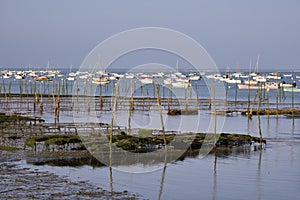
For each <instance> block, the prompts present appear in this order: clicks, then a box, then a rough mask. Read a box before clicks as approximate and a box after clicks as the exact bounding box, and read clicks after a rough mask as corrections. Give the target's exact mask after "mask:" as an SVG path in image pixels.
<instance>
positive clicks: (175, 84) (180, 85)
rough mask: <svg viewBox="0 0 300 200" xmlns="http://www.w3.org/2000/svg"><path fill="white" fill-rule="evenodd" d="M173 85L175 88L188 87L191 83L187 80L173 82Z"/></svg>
mask: <svg viewBox="0 0 300 200" xmlns="http://www.w3.org/2000/svg"><path fill="white" fill-rule="evenodd" d="M171 85H172V87H174V88H188V87H190V86H191V84H190V83H186V82H172V84H171Z"/></svg>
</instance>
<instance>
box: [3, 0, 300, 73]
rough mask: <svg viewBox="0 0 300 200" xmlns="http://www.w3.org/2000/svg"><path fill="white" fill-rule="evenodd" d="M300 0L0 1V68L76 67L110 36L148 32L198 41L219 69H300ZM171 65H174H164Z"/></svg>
mask: <svg viewBox="0 0 300 200" xmlns="http://www.w3.org/2000/svg"><path fill="white" fill-rule="evenodd" d="M299 10H300V1H299V0H218V1H217V0H207V1H201V0H194V1H188V0H186V1H183V0H180V1H179V0H119V1H114V0H106V1H101V0H93V1H90V0H49V1H41V0H26V1H25V0H18V1H17V0H0V66H1V67H2V68H4V67H7V66H22V65H23V66H28V65H29V64H30V65H32V66H46V65H47V63H48V61H50V64H52V65H55V66H58V67H69V66H70V65H71V64H73V66H79V65H80V64H81V63H82V61H83V59H84V58H85V57H86V56H87V54H88V53H89V52H90V51H91V50H92V49H93V48H94V47H95V46H96V45H97V44H98V43H100V42H101V41H103V40H105V39H106V38H108V37H109V36H111V35H113V34H116V33H118V32H121V31H125V30H127V29H132V28H138V27H145V26H155V27H164V28H170V29H174V30H177V31H180V32H182V33H184V34H186V35H188V36H190V37H192V38H194V39H195V40H196V41H197V42H199V43H200V44H201V45H202V46H203V47H204V48H205V49H206V50H207V51H208V52H209V54H210V55H211V56H212V58H213V59H214V61H215V62H216V64H217V65H218V66H219V67H223V68H224V67H226V66H229V67H230V68H233V69H234V68H235V66H236V65H238V66H239V67H240V68H245V69H248V68H249V62H250V58H252V60H253V63H255V62H256V58H257V56H258V55H260V68H261V69H263V68H265V69H267V68H268V69H270V68H271V69H276V68H277V69H279V68H281V69H282V68H287V69H292V68H293V69H300V12H299ZM167 62H170V63H169V64H171V63H176V61H175V60H174V61H173V60H172V61H167Z"/></svg>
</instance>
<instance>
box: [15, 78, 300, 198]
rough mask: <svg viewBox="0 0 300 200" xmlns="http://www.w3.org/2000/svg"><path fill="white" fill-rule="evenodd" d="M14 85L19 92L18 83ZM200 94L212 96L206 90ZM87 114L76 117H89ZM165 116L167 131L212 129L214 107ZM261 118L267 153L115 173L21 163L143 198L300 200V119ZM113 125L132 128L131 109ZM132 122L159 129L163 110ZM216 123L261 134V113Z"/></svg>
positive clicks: (69, 116)
mask: <svg viewBox="0 0 300 200" xmlns="http://www.w3.org/2000/svg"><path fill="white" fill-rule="evenodd" d="M13 84H14V85H13V87H15V89H16V91H17V90H18V86H17V82H14V83H13ZM199 84H200V86H201V87H202V88H204V87H206V86H205V85H203V82H201V81H200V83H199ZM199 88H200V87H199ZM50 90H51V89H50ZM71 91H72V90H70V91H69V93H71ZM149 91H153V88H152V89H151V88H149ZM206 92H207V91H206ZM253 92H254V91H252V94H251V95H252V96H251V99H253V95H254V94H253ZM108 93H111V91H108ZM137 95H138V94H137ZM201 95H203V96H206V97H207V93H206V94H202V93H201V94H200V96H201ZM269 95H270V96H269V98H270V101H271V102H275V95H276V92H275V91H270V93H269ZM299 95H300V93H298V94H295V102H298V103H299V102H300V98H299V97H300V96H299ZM228 97H229V99H230V100H234V98H235V86H231V87H230V89H229V94H228ZM238 100H247V91H246V90H245V91H238ZM290 102H291V94H290V93H287V94H286V100H285V103H290ZM283 103H284V102H283ZM282 106H284V105H282ZM288 106H290V105H288ZM73 114H74V113H73V112H72V111H69V112H62V113H61V117H60V120H61V121H60V122H73V120H74V118H73V117H74V116H73ZM85 117H86V116H81V118H79V119H76V120H79V121H80V120H83V121H84V120H85ZM43 118H45V119H46V121H47V122H52V121H53V113H51V112H49V113H47V111H45V113H44V115H43ZM163 118H164V120H165V128H166V130H176V131H180V132H190V131H191V132H212V131H213V127H214V118H213V115H210V111H203V110H201V111H200V112H199V113H198V115H188V116H167V115H166V113H165V112H164V114H163ZM97 120H99V121H100V122H104V123H110V122H111V112H102V113H101V114H99V116H98V118H97ZM261 120H262V123H261V130H262V134H263V137H264V138H265V139H266V140H267V146H266V148H265V149H263V150H262V151H259V150H258V151H255V150H254V149H253V148H251V149H248V148H245V149H244V150H243V151H237V150H233V151H232V152H231V153H229V154H228V153H226V154H225V153H224V154H222V155H218V156H215V155H214V154H209V155H206V156H205V157H202V156H197V157H186V158H185V159H184V160H180V161H176V162H173V163H169V164H167V167H166V168H164V163H160V164H153V165H148V166H142V165H140V164H136V165H128V166H125V165H124V166H119V167H113V169H112V171H110V168H109V167H91V166H88V165H85V166H83V167H58V166H56V167H54V166H48V165H44V166H34V165H31V164H28V163H26V162H27V161H26V159H24V160H22V161H20V162H17V164H18V165H21V166H22V167H27V168H30V169H39V170H40V171H49V172H52V173H54V174H57V175H59V176H61V177H64V176H66V177H67V178H69V179H71V180H74V181H81V180H84V181H87V182H90V183H92V184H94V185H96V186H99V187H101V188H104V189H106V190H108V191H111V190H113V191H124V190H128V191H129V192H130V193H138V194H139V195H140V196H141V198H143V199H297V198H298V197H299V195H300V170H299V169H300V156H299V152H300V119H294V120H292V119H288V118H286V117H284V116H279V117H278V119H276V116H261ZM114 124H115V125H120V126H127V125H128V112H123V113H122V112H118V113H116V119H115V122H114ZM131 126H132V128H147V129H160V128H161V123H160V119H159V114H158V113H157V112H147V113H146V112H137V111H135V112H134V113H133V116H132V120H131ZM217 126H218V128H217V132H227V133H240V134H250V135H252V136H259V134H258V133H259V132H258V120H257V116H253V119H252V120H250V121H248V120H247V117H245V116H241V115H235V114H233V115H232V116H227V117H225V116H217ZM111 172H112V173H111ZM110 175H112V176H110Z"/></svg>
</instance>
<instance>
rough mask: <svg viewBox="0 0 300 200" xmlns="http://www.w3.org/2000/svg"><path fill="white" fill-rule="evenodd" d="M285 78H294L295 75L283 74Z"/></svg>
mask: <svg viewBox="0 0 300 200" xmlns="http://www.w3.org/2000/svg"><path fill="white" fill-rule="evenodd" d="M283 76H284V77H292V76H293V74H283Z"/></svg>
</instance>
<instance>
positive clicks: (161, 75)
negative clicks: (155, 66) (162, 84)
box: [152, 72, 165, 78]
mask: <svg viewBox="0 0 300 200" xmlns="http://www.w3.org/2000/svg"><path fill="white" fill-rule="evenodd" d="M164 75H165V74H164V73H163V72H158V73H154V74H152V76H153V77H157V78H162V77H164Z"/></svg>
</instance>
